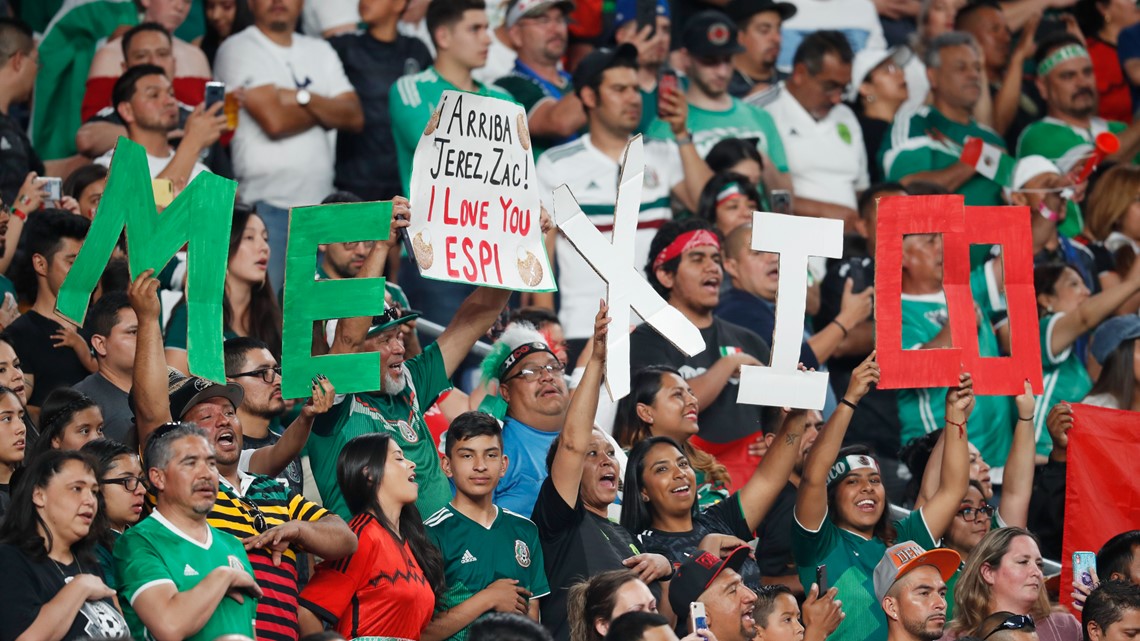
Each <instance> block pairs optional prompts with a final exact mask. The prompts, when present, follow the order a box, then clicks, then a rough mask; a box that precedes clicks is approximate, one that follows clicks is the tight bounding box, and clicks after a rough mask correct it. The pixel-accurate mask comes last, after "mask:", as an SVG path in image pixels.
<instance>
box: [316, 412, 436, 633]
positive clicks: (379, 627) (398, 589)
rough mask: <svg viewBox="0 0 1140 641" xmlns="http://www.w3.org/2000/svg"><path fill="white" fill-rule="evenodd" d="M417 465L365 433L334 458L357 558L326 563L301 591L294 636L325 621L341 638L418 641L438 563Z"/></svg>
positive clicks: (392, 444)
mask: <svg viewBox="0 0 1140 641" xmlns="http://www.w3.org/2000/svg"><path fill="white" fill-rule="evenodd" d="M415 469H416V464H415V463H413V462H412V461H410V460H408V459H406V458H404V452H403V451H402V450H401V449H400V446H399V445H397V444H396V441H394V440H392V439H391V438H390V437H389V436H388V435H387V434H380V433H376V434H364V435H361V436H357V437H356V438H354V439H352V440H351V441H349V442H348V443H347V444H345V446H344V449H342V450H341V452H340V456H339V457H338V459H337V470H336V476H337V479H336V480H337V485H339V486H340V490H341V493H342V494H343V495H344V500H345V503H347V504H348V509H349V510H350V511H351V512H352V514H353V515H354V516H353V518H352V521H350V522H349V527H351V528H352V531H353V532H354V533H355V534H356V536H357V538H358V540H359V543H358V545H357V548H356V552H355V553H354V554H352V555H351V556H348V557H345V558H343V559H340V560H339V561H326V562H324V563H322V564H321V565H319V566H317V572H316V574H315V575H314V576H313V578H312V580H311V581H309V584H308V585H307V586H306V587H305V589H304V591H302V592H301V598H300V603H301V606H302V607H301V610H300V611H299V612H298V620H299V621H300V623H301V636H304V635H306V634H311V633H314V632H320V631H321V630H322V629H323V628H324V625H323V623H322V621H323V622H326V623H328V624H330V625H332V626H333V627H334V628H335V629H336V630H337V632H340V633H341V634H342V635H344V636H345V637H346V638H349V639H355V638H356V637H394V638H397V639H419V638H420V634H421V633H422V632H423V630H424V628H426V627H427V625H428V623H430V622H431V617H432V613H433V612H434V611H435V606H436V595H443V594H444V585H443V583H444V581H443V558H442V557H441V556H440V553H439V550H437V549H436V548H435V546H433V545H432V544H431V542H430V541H429V540H428V538H427V534H426V533H425V531H424V525H423V519H422V518H421V517H420V513H419V510H417V509H416V498H417V497H418V496H419V486H417V485H416V473H415Z"/></svg>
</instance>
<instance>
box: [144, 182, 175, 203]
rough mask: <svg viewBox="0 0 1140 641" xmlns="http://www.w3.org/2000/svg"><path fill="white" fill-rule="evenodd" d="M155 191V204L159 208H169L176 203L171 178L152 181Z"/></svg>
mask: <svg viewBox="0 0 1140 641" xmlns="http://www.w3.org/2000/svg"><path fill="white" fill-rule="evenodd" d="M150 187H151V189H152V190H153V191H154V204H155V206H157V207H169V206H170V203H172V202H174V183H173V182H171V181H170V179H169V178H155V179H154V180H151V181H150Z"/></svg>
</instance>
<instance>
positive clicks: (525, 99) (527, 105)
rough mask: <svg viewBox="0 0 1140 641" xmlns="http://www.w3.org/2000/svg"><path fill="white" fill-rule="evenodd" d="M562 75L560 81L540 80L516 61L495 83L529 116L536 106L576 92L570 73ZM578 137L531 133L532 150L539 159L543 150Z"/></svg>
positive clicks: (575, 135) (535, 157)
mask: <svg viewBox="0 0 1140 641" xmlns="http://www.w3.org/2000/svg"><path fill="white" fill-rule="evenodd" d="M560 73H562V75H561V76H560V77H559V82H558V83H551V82H546V81H539V80H538V79H537V78H536V77H535V76H534V75H533V74H534V72H533V71H530V70H528V69H526V68H525V67H523V66H522V63H521V62H519V61H517V60H516V61H515V68H514V70H513V71H512V72H511V73H510V74H508V75H506V76H503V77H502V78H499V79H498V80H496V81H495V85H496V86H498V87H499V88H500V89H502V90H503V91H506V92H507V93H509V94H511V96H513V97H514V99H515V102H517V103H519V104H520V105H522V108H523V109H524V110H526V115H527V118H529V117H530V116H531V115H532V114H533V113H534V109H535V107H537V106H538V105H540V104H542V103H544V102H546V101H547V100H560V99H561V98H562V96H567V95H570V94H572V93H574V85H573V83H571V82H570V76H569V74H566V73H565V72H560ZM576 137H577V134H574V135H573V136H570V137H568V138H554V137H551V136H535V135H533V134H532V135H531V151H533V152H534V159H535V160H536V161H537V160H538V157H539V156H541V155H542V152H544V151H546V150H547V149H549V148H551V147H554V146H555V145H561V144H563V143H567V142H570V141H571V140H573V139H574V138H576Z"/></svg>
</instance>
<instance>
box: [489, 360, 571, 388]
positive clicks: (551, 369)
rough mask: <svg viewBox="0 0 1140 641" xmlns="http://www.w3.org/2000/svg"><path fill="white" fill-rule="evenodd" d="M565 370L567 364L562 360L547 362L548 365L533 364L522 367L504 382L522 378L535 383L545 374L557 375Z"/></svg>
mask: <svg viewBox="0 0 1140 641" xmlns="http://www.w3.org/2000/svg"><path fill="white" fill-rule="evenodd" d="M565 370H566V366H565V365H563V364H562V361H554V362H553V363H547V364H546V365H538V366H534V365H532V366H530V367H524V368H522V369H520V370H519V372H518V373H517V374H515V375H513V376H508V377H507V378H506V379H505V380H504V381H503V382H504V383H506V382H507V381H510V380H514V379H516V378H521V379H523V380H524V381H526V382H528V383H533V382H535V381H537V380H538V379H539V378H541V377H542V376H543V374H551V375H556V374H557V373H560V372H563V371H565Z"/></svg>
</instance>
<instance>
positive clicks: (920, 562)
mask: <svg viewBox="0 0 1140 641" xmlns="http://www.w3.org/2000/svg"><path fill="white" fill-rule="evenodd" d="M959 561H960V559H959V558H958V553H957V552H954V551H953V550H943V549H938V548H935V549H932V550H930V551H927V550H923V549H922V547H921V546H919V545H918V544H917V543H915V542H914V541H904V542H902V543H899V544H897V545H893V546H891V547H890V548H888V549H887V551H886V553H885V554H884V555H883V557H882V559H881V560H880V561H879V564H878V565H876V566H875V598H876V599H878V601H879V606H880V607H881V608H882V609H883V612H885V613H886V615H887V639H888V641H934V640H935V639H938V638H939V637H941V636H942V626H944V625H945V624H946V617H947V614H946V581H949V580H950V576H951V575H952V574H954V572H956V571H957V569H958V563H959Z"/></svg>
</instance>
